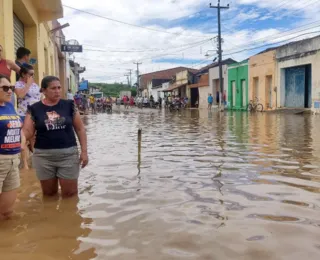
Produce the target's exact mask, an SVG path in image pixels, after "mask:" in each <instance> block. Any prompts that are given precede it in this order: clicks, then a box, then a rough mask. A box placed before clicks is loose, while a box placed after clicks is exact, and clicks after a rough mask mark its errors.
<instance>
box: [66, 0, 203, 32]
mask: <svg viewBox="0 0 320 260" xmlns="http://www.w3.org/2000/svg"><path fill="white" fill-rule="evenodd" d="M63 6H64V7H66V8H69V9H72V10H75V11H77V12H81V13H85V14H88V15H92V16H95V17H98V18H102V19H105V20H109V21H112V22H116V23H120V24H123V25H128V26H131V27H136V28H140V29H144V30H149V31H153V32H159V33H166V34H171V35H175V36H183V37H191V36H190V35H181V34H180V33H173V32H168V31H164V30H160V29H155V28H150V27H145V26H141V25H137V24H132V23H127V22H124V21H120V20H116V19H113V18H110V17H106V16H102V15H99V14H95V13H92V12H88V11H85V10H81V9H77V8H74V7H72V6H68V5H63ZM192 37H201V38H207V36H200V35H198V36H194V35H193V36H192Z"/></svg>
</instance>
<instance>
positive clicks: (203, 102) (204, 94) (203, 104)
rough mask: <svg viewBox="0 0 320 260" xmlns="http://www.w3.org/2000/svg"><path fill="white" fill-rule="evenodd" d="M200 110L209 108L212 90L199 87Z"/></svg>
mask: <svg viewBox="0 0 320 260" xmlns="http://www.w3.org/2000/svg"><path fill="white" fill-rule="evenodd" d="M198 90H199V108H200V109H201V108H208V95H209V94H211V88H210V87H209V86H207V87H199V88H198Z"/></svg>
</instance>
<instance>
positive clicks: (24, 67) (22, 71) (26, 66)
mask: <svg viewBox="0 0 320 260" xmlns="http://www.w3.org/2000/svg"><path fill="white" fill-rule="evenodd" d="M30 70H33V67H32V66H31V65H29V64H23V65H22V66H21V68H20V72H19V75H20V77H22V75H23V74H27V73H29V71H30Z"/></svg>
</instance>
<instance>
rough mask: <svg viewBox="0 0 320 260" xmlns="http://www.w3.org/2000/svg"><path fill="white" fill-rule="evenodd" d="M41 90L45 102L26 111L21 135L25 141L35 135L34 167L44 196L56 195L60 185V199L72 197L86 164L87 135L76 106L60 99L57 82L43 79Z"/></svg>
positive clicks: (38, 103)
mask: <svg viewBox="0 0 320 260" xmlns="http://www.w3.org/2000/svg"><path fill="white" fill-rule="evenodd" d="M41 90H42V93H43V94H44V95H45V99H43V100H42V101H40V102H37V103H35V104H33V105H32V106H30V107H29V108H28V112H27V115H26V118H25V122H24V125H23V131H24V134H25V136H26V139H27V140H29V139H30V138H32V136H33V135H34V133H35V131H36V132H37V135H36V141H35V146H34V147H35V150H34V154H33V166H34V168H35V169H36V173H37V177H38V179H39V180H40V182H41V187H42V192H43V195H44V196H54V195H56V194H57V193H58V185H59V184H60V187H61V193H62V197H71V196H74V195H77V194H78V177H79V172H80V166H81V167H82V168H84V167H85V166H86V165H87V164H88V154H87V136H86V131H85V128H84V125H83V123H82V120H81V117H80V114H79V112H78V111H77V109H76V106H75V103H74V102H73V101H72V100H64V99H61V84H60V80H59V78H57V77H54V76H47V77H45V78H44V79H43V80H42V82H41ZM74 132H76V134H77V136H78V139H79V142H80V146H81V153H80V156H79V152H78V147H77V142H76V137H75V133H74Z"/></svg>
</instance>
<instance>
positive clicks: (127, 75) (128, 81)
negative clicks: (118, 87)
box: [124, 74, 130, 87]
mask: <svg viewBox="0 0 320 260" xmlns="http://www.w3.org/2000/svg"><path fill="white" fill-rule="evenodd" d="M124 76H125V77H127V83H128V87H130V80H129V76H130V75H129V74H124Z"/></svg>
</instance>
